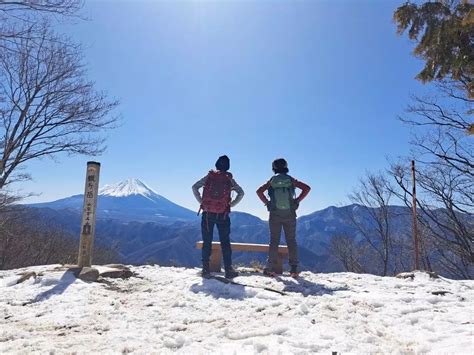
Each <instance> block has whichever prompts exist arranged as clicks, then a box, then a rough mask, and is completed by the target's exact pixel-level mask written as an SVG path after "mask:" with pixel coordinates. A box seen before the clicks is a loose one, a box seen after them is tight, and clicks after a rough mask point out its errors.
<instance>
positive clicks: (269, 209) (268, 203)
mask: <svg viewBox="0 0 474 355" xmlns="http://www.w3.org/2000/svg"><path fill="white" fill-rule="evenodd" d="M265 206H266V207H267V211H268V212H270V211H271V209H272V207H271V205H270V201H268V202H267V203H266V204H265Z"/></svg>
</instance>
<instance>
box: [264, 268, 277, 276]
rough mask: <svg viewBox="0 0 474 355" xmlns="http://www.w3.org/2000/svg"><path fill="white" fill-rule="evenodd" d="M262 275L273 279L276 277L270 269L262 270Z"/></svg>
mask: <svg viewBox="0 0 474 355" xmlns="http://www.w3.org/2000/svg"><path fill="white" fill-rule="evenodd" d="M263 274H264V275H267V276H270V277H275V276H276V275H277V274H276V272H274V271H272V270H270V269H267V268H265V269H263Z"/></svg>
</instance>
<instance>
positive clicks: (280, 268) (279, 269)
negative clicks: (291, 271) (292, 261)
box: [274, 253, 285, 275]
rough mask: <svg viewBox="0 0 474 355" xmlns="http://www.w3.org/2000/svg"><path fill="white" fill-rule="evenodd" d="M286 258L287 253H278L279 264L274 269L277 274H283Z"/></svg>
mask: <svg viewBox="0 0 474 355" xmlns="http://www.w3.org/2000/svg"><path fill="white" fill-rule="evenodd" d="M284 258H285V254H281V253H278V258H277V264H276V265H275V266H274V271H275V272H276V273H277V274H280V275H281V274H283V259H284Z"/></svg>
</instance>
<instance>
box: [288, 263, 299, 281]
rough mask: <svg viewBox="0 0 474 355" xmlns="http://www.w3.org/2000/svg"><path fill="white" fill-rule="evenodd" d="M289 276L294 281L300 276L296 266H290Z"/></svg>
mask: <svg viewBox="0 0 474 355" xmlns="http://www.w3.org/2000/svg"><path fill="white" fill-rule="evenodd" d="M290 276H291V277H292V278H294V279H296V278H298V276H300V273H299V272H298V268H297V267H296V266H291V268H290Z"/></svg>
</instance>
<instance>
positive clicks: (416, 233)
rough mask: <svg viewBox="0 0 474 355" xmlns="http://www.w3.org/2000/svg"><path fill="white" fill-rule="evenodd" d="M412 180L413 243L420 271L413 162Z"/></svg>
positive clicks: (413, 168)
mask: <svg viewBox="0 0 474 355" xmlns="http://www.w3.org/2000/svg"><path fill="white" fill-rule="evenodd" d="M411 178H412V183H413V191H412V197H413V202H412V211H413V242H414V243H415V269H416V270H420V251H419V247H418V227H417V219H416V179H415V161H414V160H412V161H411Z"/></svg>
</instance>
